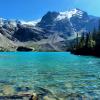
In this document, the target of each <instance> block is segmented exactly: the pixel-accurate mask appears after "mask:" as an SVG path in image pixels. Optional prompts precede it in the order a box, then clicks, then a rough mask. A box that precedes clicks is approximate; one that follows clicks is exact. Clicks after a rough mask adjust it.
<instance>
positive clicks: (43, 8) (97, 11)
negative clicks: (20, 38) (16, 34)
mask: <svg viewBox="0 0 100 100" xmlns="http://www.w3.org/2000/svg"><path fill="white" fill-rule="evenodd" d="M72 8H80V9H82V10H84V11H86V12H88V13H89V14H90V15H95V16H100V0H0V17H3V18H7V19H23V20H33V19H38V18H41V17H42V16H43V15H44V14H45V13H46V12H47V11H66V10H69V9H72Z"/></svg>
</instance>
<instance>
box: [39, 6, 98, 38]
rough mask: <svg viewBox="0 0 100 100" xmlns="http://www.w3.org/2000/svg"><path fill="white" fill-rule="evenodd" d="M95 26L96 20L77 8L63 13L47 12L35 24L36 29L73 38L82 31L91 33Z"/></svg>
mask: <svg viewBox="0 0 100 100" xmlns="http://www.w3.org/2000/svg"><path fill="white" fill-rule="evenodd" d="M97 25H98V18H96V17H91V16H90V15H88V14H87V13H86V12H85V11H82V10H80V9H77V8H76V9H72V10H69V11H65V12H48V13H47V14H46V15H44V16H43V17H42V19H41V21H40V22H39V23H38V24H37V26H38V27H41V28H45V29H48V30H50V31H54V32H59V33H63V37H69V36H75V34H76V33H77V32H79V33H82V31H83V32H89V31H90V32H91V31H92V30H93V29H94V27H96V28H97Z"/></svg>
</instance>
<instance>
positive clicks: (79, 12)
mask: <svg viewBox="0 0 100 100" xmlns="http://www.w3.org/2000/svg"><path fill="white" fill-rule="evenodd" d="M83 13H84V11H82V10H80V9H78V8H75V9H72V10H68V11H65V12H60V14H59V15H58V16H57V20H62V19H65V18H68V19H70V18H71V17H72V16H74V15H77V16H79V17H82V15H83Z"/></svg>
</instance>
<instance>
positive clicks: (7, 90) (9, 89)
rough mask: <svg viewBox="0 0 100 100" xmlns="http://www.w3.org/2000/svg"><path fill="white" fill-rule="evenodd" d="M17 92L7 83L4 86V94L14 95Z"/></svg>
mask: <svg viewBox="0 0 100 100" xmlns="http://www.w3.org/2000/svg"><path fill="white" fill-rule="evenodd" d="M14 93H15V90H14V88H13V87H12V86H10V85H5V86H4V87H3V94H4V95H13V94H14Z"/></svg>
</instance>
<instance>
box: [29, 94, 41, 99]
mask: <svg viewBox="0 0 100 100" xmlns="http://www.w3.org/2000/svg"><path fill="white" fill-rule="evenodd" d="M29 100H39V97H38V95H37V94H36V93H33V95H32V96H31V97H30V99H29Z"/></svg>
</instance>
